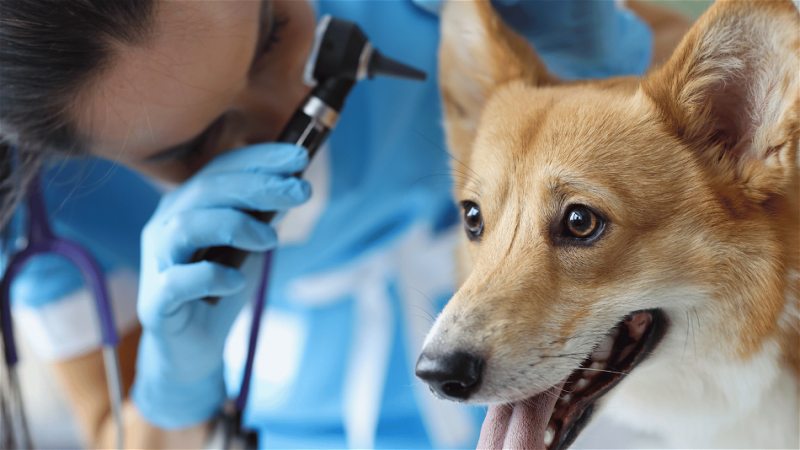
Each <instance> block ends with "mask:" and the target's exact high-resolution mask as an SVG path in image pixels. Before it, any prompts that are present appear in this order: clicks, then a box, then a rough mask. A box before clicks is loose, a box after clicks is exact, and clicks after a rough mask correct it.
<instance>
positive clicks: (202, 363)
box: [0, 0, 659, 448]
mask: <svg viewBox="0 0 800 450" xmlns="http://www.w3.org/2000/svg"><path fill="white" fill-rule="evenodd" d="M2 2H3V3H2V9H1V10H0V14H1V15H2V17H0V20H1V22H0V89H2V90H1V91H0V96H2V98H3V101H2V102H0V133H2V134H1V137H2V142H3V147H2V155H3V158H4V159H3V165H2V167H3V169H4V173H5V178H4V179H3V185H2V186H3V189H2V208H3V209H2V212H3V219H2V220H3V224H4V231H5V237H6V240H5V242H4V248H5V249H6V250H9V249H13V247H14V245H15V242H16V240H18V238H19V236H22V235H24V220H23V219H24V214H23V213H24V211H21V208H17V214H14V215H12V214H11V213H12V212H13V211H14V210H15V208H16V206H17V203H18V199H19V198H20V196H22V195H24V191H25V190H26V188H27V183H28V182H29V180H30V179H31V177H32V176H33V174H34V173H36V172H37V171H39V170H40V166H41V167H42V169H41V170H42V171H43V183H42V185H43V187H44V190H45V197H46V201H47V206H48V214H49V219H50V221H51V222H52V224H53V226H54V229H55V231H56V232H57V233H58V234H59V235H61V236H64V237H67V238H69V239H73V240H75V241H78V242H79V243H81V244H82V245H84V246H86V247H87V248H88V249H90V250H91V252H92V253H93V254H94V255H95V257H96V258H98V259H99V260H100V261H101V263H102V266H103V268H104V270H105V272H106V273H107V276H108V279H109V285H110V291H111V294H112V300H113V304H114V313H115V317H116V323H117V327H118V328H119V330H120V331H121V332H122V333H123V334H124V337H123V340H122V342H121V345H120V354H121V366H122V372H123V379H124V385H125V387H126V389H127V388H130V387H131V384H132V389H131V391H130V400H131V401H130V402H128V403H127V404H126V406H125V410H124V414H125V421H126V427H127V428H128V431H127V433H126V441H127V442H126V445H127V446H129V447H134V448H135V447H138V448H152V447H156V446H162V445H177V446H182V447H184V448H189V447H191V446H197V445H201V443H202V442H203V440H204V439H205V437H206V433H207V427H206V425H205V424H207V423H208V422H209V421H211V420H212V419H213V418H214V416H215V415H216V414H217V413H218V411H219V410H220V408H221V406H222V405H223V402H224V401H225V399H226V398H229V397H232V396H235V394H236V393H237V392H236V391H237V390H238V389H239V385H240V383H241V377H242V367H243V361H244V357H245V353H246V348H247V344H248V337H247V333H248V330H249V329H248V324H249V316H250V314H251V308H250V306H249V301H250V300H251V298H252V295H253V290H254V285H255V283H256V281H257V278H258V258H257V257H254V258H252V259H251V260H250V261H248V262H247V263H246V264H245V266H244V267H243V268H242V270H241V271H237V270H233V269H227V268H223V267H221V266H214V265H211V264H202V263H201V264H195V265H188V264H185V262H186V258H187V257H188V255H190V254H191V253H192V252H193V251H194V250H195V249H197V248H203V247H208V246H212V245H222V244H226V245H232V246H234V247H239V248H243V249H247V250H252V251H256V252H261V251H264V250H267V249H270V248H275V247H278V250H277V251H276V253H275V258H274V266H273V269H272V274H271V284H270V290H269V293H268V308H267V311H266V312H265V316H264V320H265V322H264V323H263V326H262V329H261V334H260V337H259V339H258V351H257V354H256V358H255V369H254V373H253V379H252V388H251V390H250V401H249V403H248V408H247V410H246V411H245V414H244V424H245V425H246V426H248V427H250V428H253V429H255V430H257V431H258V434H259V441H260V445H261V446H264V447H274V448H279V447H283V448H288V447H305V448H321V447H345V446H349V447H362V448H367V447H373V446H376V447H394V448H399V447H408V448H411V447H448V448H455V447H461V448H466V447H474V445H475V442H476V441H477V436H478V432H479V429H480V421H481V419H482V416H483V414H484V412H483V411H481V410H470V409H466V408H462V407H460V406H458V405H455V404H452V403H446V402H440V401H438V400H436V399H435V398H434V397H433V396H431V395H430V393H428V392H427V388H425V387H424V385H423V384H422V383H420V382H418V381H417V380H415V378H414V376H413V363H414V361H415V360H416V358H417V356H418V351H419V349H420V347H421V344H422V339H423V336H424V334H425V332H426V331H427V329H428V327H429V326H430V321H429V320H428V319H426V318H425V317H427V316H428V315H435V314H436V313H437V312H438V308H439V307H441V305H443V304H444V302H445V301H446V300H447V299H448V298H449V297H450V295H451V293H452V292H453V288H454V286H453V280H452V272H453V268H452V267H451V263H450V261H451V255H450V252H451V243H452V242H453V239H454V237H455V236H456V234H457V233H460V232H462V231H461V227H462V225H461V219H460V217H459V214H458V212H457V211H456V209H455V208H454V206H453V204H452V200H451V197H450V186H449V180H448V176H447V174H448V163H449V162H450V161H448V156H447V154H446V153H445V152H444V151H443V150H442V149H443V148H444V147H445V144H444V142H443V137H442V130H441V129H440V120H441V118H440V116H441V110H440V106H439V93H438V90H437V84H436V50H437V44H438V36H437V35H438V23H437V10H438V4H437V2H412V1H410V0H397V1H391V2H369V1H351V2H326V1H324V2H319V3H306V2H303V1H271V0H266V1H263V2H261V1H248V2H223V1H218V2H169V1H162V0H125V1H123V0H118V1H113V2H110V1H107V0H84V1H81V2H77V1H70V0H2ZM495 6H496V8H497V9H498V10H499V11H500V12H501V14H502V15H503V16H504V17H505V18H506V20H508V21H509V23H510V24H511V25H512V26H513V27H515V28H516V29H518V30H519V31H521V32H522V33H523V34H524V35H525V36H526V37H527V38H528V39H530V40H531V41H532V42H533V43H534V44H535V46H536V48H537V50H538V52H539V53H540V54H541V55H542V57H543V58H544V59H545V60H546V62H547V65H548V67H550V68H551V69H552V70H553V71H554V72H556V74H557V75H559V76H561V77H565V78H580V77H605V76H611V75H618V74H640V73H642V72H643V71H644V70H645V69H646V68H647V66H648V64H650V62H651V61H652V60H653V59H654V58H653V50H654V48H655V51H656V53H658V45H659V44H658V42H657V41H656V42H655V43H654V40H653V36H652V33H651V30H650V28H648V26H647V25H646V24H645V22H643V21H642V20H640V19H639V18H638V17H637V16H635V15H634V14H633V13H632V12H631V11H630V10H628V9H626V8H625V7H623V6H620V4H619V2H609V1H598V2H596V3H590V4H587V3H586V2H583V1H568V0H564V1H560V2H525V1H515V0H498V1H497V3H496V4H495ZM639 6H641V7H644V8H645V10H646V9H647V7H648V6H647V5H645V6H642V5H639ZM323 13H329V14H332V15H333V16H334V17H340V18H342V19H345V20H349V21H354V22H356V23H358V24H359V25H360V26H361V27H362V29H363V30H364V31H365V33H366V34H367V35H368V36H369V37H370V39H371V40H372V41H373V42H374V43H376V45H377V46H379V47H380V49H381V50H382V51H385V53H386V54H387V55H392V56H393V57H394V58H397V59H398V60H401V61H404V62H406V63H408V64H411V65H413V66H415V67H418V68H421V69H423V70H425V71H426V72H427V73H428V80H427V82H425V83H419V84H415V83H409V82H405V81H397V80H376V81H373V82H370V83H369V84H366V83H363V84H361V85H359V86H357V87H356V88H355V90H354V91H353V93H352V94H351V95H350V97H349V98H348V100H347V103H346V105H345V109H344V112H343V115H342V118H341V120H340V122H339V124H338V126H337V129H336V130H335V131H334V133H333V134H332V135H331V138H330V140H329V145H328V146H327V147H326V148H325V149H324V150H323V151H322V152H321V153H320V154H319V155H318V156H317V157H316V158H315V159H314V160H313V162H312V163H311V165H310V167H308V169H307V171H306V179H307V180H308V181H300V180H296V179H293V178H291V177H287V175H288V174H291V173H294V172H296V171H298V170H300V169H303V168H305V167H306V165H307V164H308V160H307V155H306V152H305V151H304V150H302V149H300V148H298V147H293V146H290V145H285V144H274V143H269V142H270V141H271V140H274V139H275V137H276V136H277V134H278V133H279V131H280V129H281V127H282V124H283V123H285V122H286V120H288V118H289V116H290V115H291V113H292V112H293V110H294V108H295V107H296V105H297V104H298V103H299V102H300V100H301V99H302V98H303V97H304V96H305V95H306V94H307V93H308V88H307V87H305V86H303V85H302V83H301V71H302V67H303V64H304V63H305V60H306V57H307V54H308V52H309V50H310V47H311V43H312V41H313V34H314V25H315V22H316V17H319V15H321V14H323ZM644 15H645V14H643V16H644ZM254 55H255V56H254ZM455 164H458V163H455ZM464 170H465V171H466V170H468V169H466V168H465V169H464ZM312 192H313V194H312ZM301 205H302V206H301ZM239 209H261V210H276V209H279V210H285V211H288V213H287V214H286V215H285V217H284V218H283V219H282V221H280V223H279V224H278V225H277V226H276V229H273V228H272V227H270V226H268V225H265V224H262V223H259V222H256V221H254V220H250V219H248V217H247V216H245V215H244V214H242V213H241V212H239ZM12 294H13V297H12V298H13V302H14V303H13V305H14V319H15V324H16V328H17V329H18V330H20V331H21V333H22V334H23V335H24V336H25V338H26V340H27V341H28V342H30V344H31V346H32V347H33V348H34V349H35V350H36V351H37V352H38V353H39V355H40V356H42V357H43V358H45V359H47V360H49V361H51V364H52V367H53V369H54V372H55V373H56V374H57V375H58V377H59V379H60V381H61V382H62V386H64V389H65V393H66V395H67V397H68V398H69V399H70V401H71V403H72V406H73V407H74V410H75V412H76V416H77V417H78V419H79V422H80V424H81V426H82V429H83V431H84V434H85V436H86V438H87V439H88V441H89V442H91V443H92V445H95V446H106V445H107V444H105V442H109V441H104V439H108V438H109V437H110V436H111V435H112V431H111V429H110V428H111V424H112V421H111V420H110V417H109V414H108V401H109V400H108V396H107V394H106V388H105V381H104V377H103V371H102V360H101V357H100V354H99V351H98V350H97V348H98V344H99V335H98V332H97V331H96V326H95V325H94V323H95V313H94V311H93V306H92V300H91V296H90V295H89V294H88V293H87V291H86V289H85V288H84V287H83V286H82V283H81V279H80V277H79V275H78V273H77V271H76V270H75V269H74V268H72V267H71V266H69V265H68V264H67V263H66V262H64V261H63V260H60V259H58V258H48V257H42V258H39V259H37V260H35V261H34V262H32V263H31V264H30V265H29V266H28V267H27V268H26V270H25V272H24V273H23V274H22V275H21V276H20V277H19V278H18V279H17V280H16V282H15V284H14V285H13V292H12ZM209 294H212V295H220V296H222V297H223V298H222V300H221V301H220V302H219V303H218V304H217V305H216V306H211V305H208V304H207V303H204V302H201V301H200V299H201V298H202V297H204V296H205V295H209ZM137 299H138V302H137ZM137 308H138V320H137ZM139 321H140V323H141V327H140V325H139ZM134 363H135V373H136V374H135V381H134V377H133V373H134Z"/></svg>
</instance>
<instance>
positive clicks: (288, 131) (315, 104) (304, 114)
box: [189, 79, 354, 305]
mask: <svg viewBox="0 0 800 450" xmlns="http://www.w3.org/2000/svg"><path fill="white" fill-rule="evenodd" d="M353 85H354V82H353V81H350V80H343V79H330V80H327V81H326V82H324V83H321V84H320V85H319V86H317V87H316V88H314V90H313V91H311V94H309V95H308V97H306V99H305V100H304V101H303V103H302V105H301V106H300V108H298V109H297V111H295V113H294V115H293V116H292V118H291V119H290V120H289V123H288V124H286V126H285V127H284V129H283V131H282V132H281V134H280V136H278V139H277V142H288V143H292V144H295V145H299V146H302V147H305V148H306V149H307V150H308V157H309V160H310V159H311V158H313V157H314V155H315V154H316V153H317V150H319V148H320V147H322V144H323V143H324V142H325V139H326V138H327V137H328V134H330V132H331V130H332V129H333V127H334V126H336V122H337V121H338V120H339V111H340V110H341V108H342V106H343V105H344V99H345V97H346V96H347V94H348V93H349V92H350V90H351V89H352V88H353ZM302 175H303V172H302V171H301V172H297V173H295V174H293V175H292V176H294V177H297V178H300V177H301V176H302ZM245 212H246V213H247V214H249V215H251V216H253V217H255V218H256V219H258V220H260V221H262V222H265V223H270V222H271V221H272V219H273V218H274V217H275V214H276V211H245ZM248 254H249V252H247V251H244V250H240V249H237V248H233V247H227V246H224V247H209V248H204V249H200V250H198V251H196V252H195V253H194V254H193V255H192V257H191V258H190V260H189V262H198V261H211V262H215V263H219V264H222V265H224V266H228V267H233V268H236V269H238V268H239V267H241V266H242V264H243V263H244V260H245V259H246V258H247V255H248ZM203 300H205V301H207V302H208V303H211V304H212V305H213V304H216V303H217V302H218V301H219V297H206V298H204V299H203Z"/></svg>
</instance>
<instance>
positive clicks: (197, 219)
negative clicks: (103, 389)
mask: <svg viewBox="0 0 800 450" xmlns="http://www.w3.org/2000/svg"><path fill="white" fill-rule="evenodd" d="M307 163H308V154H307V152H306V150H305V149H303V148H301V147H296V146H293V145H289V144H259V145H254V146H250V147H245V148H242V149H239V150H234V151H231V152H228V153H224V154H222V155H220V156H218V157H216V158H215V159H214V160H212V161H211V162H210V163H209V164H208V165H207V166H206V167H204V168H203V169H202V170H201V171H200V172H198V173H197V174H196V175H195V176H193V177H192V178H191V179H189V180H188V181H187V182H186V183H184V184H183V185H181V186H180V187H179V188H178V189H176V190H175V191H173V192H170V193H169V194H167V195H165V196H164V198H163V199H162V200H161V202H160V203H159V206H158V208H157V209H156V212H155V214H154V215H153V217H152V218H151V219H150V221H149V222H148V223H147V225H146V226H145V228H144V231H143V232H142V265H141V275H140V285H139V303H138V313H139V319H140V320H141V323H142V326H143V328H144V332H143V334H142V338H141V341H140V344H139V355H138V358H137V366H136V380H135V384H134V387H133V399H134V401H135V402H136V405H137V407H138V408H139V410H140V411H141V413H142V414H143V415H144V417H145V418H146V419H147V420H148V421H150V422H152V423H153V424H155V425H157V426H160V427H162V428H182V427H186V426H190V425H192V424H196V423H199V422H203V421H205V420H208V419H210V418H211V417H213V416H214V414H215V413H216V412H217V411H218V409H219V407H220V406H221V405H222V403H223V402H224V400H225V386H224V384H223V370H222V368H223V363H222V352H223V347H224V344H225V338H226V336H227V334H228V331H229V329H230V327H231V325H232V324H233V321H234V319H235V318H236V316H237V315H238V314H239V311H240V310H241V309H242V307H243V306H244V304H245V303H246V302H247V301H248V300H249V298H248V296H246V295H242V294H243V291H244V290H245V285H246V283H253V282H254V281H257V280H254V279H255V278H256V277H255V275H257V274H252V275H253V276H251V277H250V279H249V280H246V279H245V276H244V275H243V274H242V272H240V271H239V270H236V269H232V268H229V267H225V266H222V265H219V264H216V263H211V262H207V261H201V262H197V263H192V264H187V263H186V261H187V260H188V259H189V257H190V256H191V255H192V253H194V252H195V251H196V250H198V249H200V248H205V247H213V246H222V245H227V246H231V247H235V248H239V249H243V250H248V251H257V252H260V251H265V250H268V249H270V248H273V247H275V245H276V244H277V236H276V234H275V231H274V229H273V228H272V227H271V226H269V225H267V224H265V223H262V222H259V221H257V220H256V219H254V218H252V217H250V216H249V215H247V214H246V213H244V212H242V211H241V210H259V211H276V210H277V211H280V210H285V209H288V208H292V207H294V206H298V205H300V204H302V203H304V202H305V201H306V200H308V198H309V196H310V192H311V188H310V185H309V184H308V183H307V182H306V181H303V180H299V179H296V178H292V177H289V175H290V174H293V173H295V172H298V171H300V170H302V169H303V168H305V166H306V165H307ZM237 294H239V295H237ZM206 296H220V297H222V299H221V300H220V301H219V303H218V304H217V305H215V306H212V305H210V304H208V303H206V302H204V301H201V299H202V298H203V297H206Z"/></svg>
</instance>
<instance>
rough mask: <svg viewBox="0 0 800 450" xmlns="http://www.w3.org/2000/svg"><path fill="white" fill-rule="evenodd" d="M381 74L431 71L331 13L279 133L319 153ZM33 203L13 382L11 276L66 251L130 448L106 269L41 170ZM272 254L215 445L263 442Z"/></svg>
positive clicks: (4, 307)
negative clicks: (19, 283) (362, 88)
mask: <svg viewBox="0 0 800 450" xmlns="http://www.w3.org/2000/svg"><path fill="white" fill-rule="evenodd" d="M376 75H386V76H393V77H399V78H409V79H415V80H424V79H425V73H424V72H421V71H419V70H417V69H414V68H413V67H410V66H407V65H405V64H402V63H400V62H398V61H394V60H392V59H390V58H387V57H385V56H383V55H381V54H380V53H379V52H378V51H377V49H375V48H374V47H373V46H372V44H371V42H370V41H369V39H367V37H366V36H365V35H364V33H363V32H362V31H361V29H360V28H359V27H358V25H356V24H354V23H351V22H347V21H343V20H339V19H335V18H332V17H331V16H329V15H326V16H323V17H322V19H321V20H320V22H319V24H318V25H317V30H316V36H315V42H314V45H313V47H312V52H311V54H310V56H309V59H308V61H307V63H306V67H305V72H304V81H305V83H306V84H308V85H310V86H315V87H314V89H313V90H312V91H311V93H310V94H309V95H308V96H307V97H306V98H305V100H304V101H303V102H302V103H301V105H300V107H299V108H298V109H297V110H296V111H295V113H294V115H293V116H292V118H291V119H290V121H289V123H288V124H287V125H286V127H285V128H284V130H283V132H282V133H281V135H280V136H279V137H278V139H277V141H278V142H290V143H294V144H296V145H300V146H303V147H305V148H306V149H308V152H309V157H313V156H314V154H315V153H316V151H317V150H318V149H319V148H320V147H322V144H323V143H324V141H325V139H326V138H327V136H328V134H329V133H330V132H331V130H332V129H333V128H334V127H335V125H336V123H337V121H338V119H339V113H340V111H341V109H342V107H343V106H344V101H345V99H346V97H347V95H348V94H349V93H350V91H351V90H352V88H353V87H354V86H355V84H356V83H357V82H358V81H361V80H362V79H364V78H370V79H371V78H373V77H374V76H376ZM301 175H302V174H301V173H298V174H295V176H298V177H299V176H301ZM27 207H28V236H27V245H26V246H25V247H24V248H23V249H22V250H20V251H18V252H17V253H16V254H14V255H13V256H12V257H11V260H10V262H9V264H8V266H7V268H6V271H5V273H4V274H3V279H2V291H0V295H1V297H0V325H1V326H2V335H3V343H4V352H5V363H6V367H7V368H8V372H9V377H10V378H11V382H12V389H13V390H15V391H16V392H19V380H18V377H17V374H16V363H17V359H18V358H17V353H16V347H15V343H14V336H13V329H12V324H11V309H10V299H9V291H10V287H11V282H12V281H13V280H14V278H15V277H16V276H17V275H18V274H19V273H20V271H21V270H22V268H23V267H24V265H25V264H26V263H27V262H28V261H29V260H30V259H31V258H33V257H35V256H38V255H43V254H53V255H58V256H62V257H64V258H65V259H67V260H68V261H70V262H71V263H72V264H74V265H75V266H76V267H77V268H78V269H79V270H80V272H81V275H82V276H83V279H84V281H85V282H86V285H87V286H88V288H89V290H90V291H91V292H92V294H93V295H94V299H95V306H96V308H97V312H98V316H99V321H100V329H101V335H102V348H103V361H104V365H105V371H106V378H107V379H108V388H109V397H110V399H111V405H112V413H113V416H114V421H115V423H116V429H117V436H116V438H117V447H118V448H119V449H122V448H123V442H124V440H123V438H124V436H123V422H122V400H123V395H122V382H121V378H120V369H119V356H118V353H117V344H118V342H119V335H118V334H117V330H116V327H115V325H114V318H113V315H112V309H111V303H110V301H109V296H108V288H107V286H106V280H105V276H104V274H103V271H102V269H101V268H100V266H99V265H98V264H97V262H96V261H95V260H94V258H92V256H91V255H90V253H89V252H88V251H87V250H86V249H85V248H83V247H81V246H80V245H78V244H77V243H75V242H72V241H69V240H66V239H62V238H60V237H58V236H56V235H55V234H54V233H53V232H52V230H51V228H50V224H49V222H48V220H47V210H46V209H45V205H44V199H43V196H42V191H41V180H40V178H39V177H38V176H37V177H35V178H34V179H33V180H32V182H31V187H30V189H29V192H28V196H27ZM249 213H250V214H252V215H253V216H255V217H256V218H258V219H259V220H262V221H264V222H270V221H271V220H272V219H273V217H274V215H275V213H274V212H253V211H251V212H249ZM272 254H273V252H272V251H268V252H266V253H265V255H264V262H263V266H262V273H261V280H260V282H259V286H258V289H257V291H256V296H255V299H254V302H253V317H252V322H251V326H250V336H249V344H248V349H247V357H246V360H245V367H244V373H243V377H242V384H241V388H240V390H239V395H238V396H237V397H236V399H235V400H232V401H229V402H227V403H226V404H225V405H224V406H223V409H222V412H221V414H220V417H219V418H218V420H217V421H216V424H217V426H216V428H217V431H216V433H215V436H216V437H212V441H211V442H209V444H208V445H207V447H208V448H224V449H229V448H234V447H242V448H247V449H251V448H253V449H254V448H257V447H258V441H257V435H256V433H255V432H253V431H250V430H248V429H246V428H245V427H244V426H243V424H242V415H243V412H244V410H245V407H246V406H247V400H248V396H249V391H250V380H251V377H252V371H253V361H254V359H255V350H256V342H257V337H258V333H259V330H260V327H261V316H262V314H263V311H264V305H265V304H266V296H267V291H268V285H269V273H270V268H271V265H272ZM246 257H247V252H243V251H241V250H237V249H234V248H230V247H212V248H208V249H203V250H200V251H198V252H195V254H194V255H193V256H192V259H191V262H196V261H200V260H208V261H214V262H217V263H220V264H224V265H227V266H230V267H236V268H239V267H240V266H241V264H242V263H243V262H244V260H245V258H246ZM204 300H206V301H208V302H210V303H212V304H213V303H216V301H217V300H218V299H216V298H206V299H204ZM22 422H23V428H24V436H25V440H26V445H19V447H20V448H32V442H31V439H30V433H29V431H28V429H27V423H26V422H25V418H24V411H22Z"/></svg>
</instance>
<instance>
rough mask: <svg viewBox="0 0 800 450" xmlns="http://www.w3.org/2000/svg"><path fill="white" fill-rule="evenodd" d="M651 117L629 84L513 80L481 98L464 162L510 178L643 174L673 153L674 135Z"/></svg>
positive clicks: (666, 163)
mask: <svg viewBox="0 0 800 450" xmlns="http://www.w3.org/2000/svg"><path fill="white" fill-rule="evenodd" d="M655 117H656V113H655V111H654V110H653V109H652V106H651V104H650V103H649V102H647V101H646V100H645V99H643V98H642V96H641V95H639V94H637V93H636V91H635V90H630V89H628V90H627V91H626V92H625V93H623V94H622V95H621V94H620V92H619V91H617V90H613V89H600V88H597V87H594V86H591V85H587V86H563V87H561V86H560V87H553V88H535V87H529V86H524V85H521V84H514V83H512V84H509V85H508V86H506V87H505V88H504V89H500V90H498V92H497V93H496V94H495V95H494V96H493V97H492V98H491V99H490V101H489V102H488V103H487V106H486V108H485V110H484V112H483V115H482V118H481V121H480V123H479V126H478V130H477V133H476V140H475V144H474V147H473V153H472V155H471V157H470V161H471V163H472V165H473V166H474V167H475V169H476V170H477V171H478V172H489V173H493V172H496V171H501V172H502V173H504V174H506V175H505V176H504V177H503V178H504V179H505V180H507V181H508V182H509V183H531V182H535V183H538V184H542V183H544V182H548V183H549V182H550V181H549V180H552V179H561V178H565V179H569V178H573V179H574V178H577V179H580V180H584V181H595V182H597V183H599V184H601V185H602V184H608V183H607V181H610V180H611V179H612V177H610V175H612V174H614V175H620V176H625V175H626V174H628V176H630V177H631V178H635V177H640V178H641V177H648V176H650V175H652V170H651V169H648V168H652V167H653V166H656V167H671V166H674V163H675V161H672V159H675V158H676V157H680V152H678V151H675V148H672V149H670V148H669V147H675V146H677V145H678V143H677V140H676V139H675V138H673V137H671V136H669V135H668V134H667V133H666V131H665V130H664V128H663V127H662V126H660V125H659V122H658V121H657V120H656V118H655ZM647 171H649V172H651V174H648V173H646V172H647ZM655 175H656V176H657V174H655ZM613 178H616V177H613ZM564 181H567V180H564ZM615 181H616V182H618V181H619V180H618V179H615Z"/></svg>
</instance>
